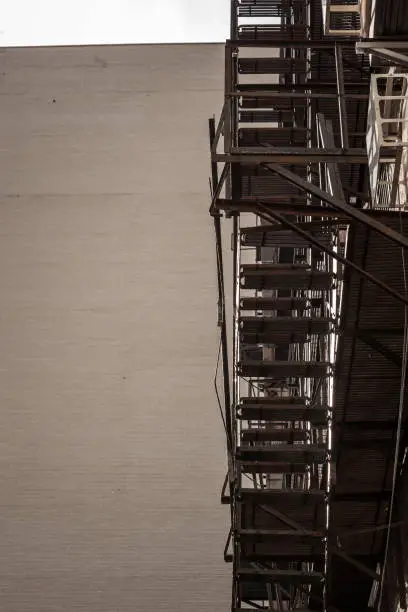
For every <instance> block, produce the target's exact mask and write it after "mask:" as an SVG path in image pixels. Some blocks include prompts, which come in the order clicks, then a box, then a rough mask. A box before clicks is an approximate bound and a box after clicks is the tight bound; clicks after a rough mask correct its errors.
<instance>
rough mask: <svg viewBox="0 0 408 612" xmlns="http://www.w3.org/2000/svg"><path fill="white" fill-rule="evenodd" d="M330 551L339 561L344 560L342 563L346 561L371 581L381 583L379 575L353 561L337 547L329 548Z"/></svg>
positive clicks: (355, 560) (362, 564)
mask: <svg viewBox="0 0 408 612" xmlns="http://www.w3.org/2000/svg"><path fill="white" fill-rule="evenodd" d="M330 551H331V552H332V553H333V554H334V555H337V556H338V557H340V558H341V559H344V561H347V562H348V563H350V565H353V566H354V567H355V568H356V569H358V570H360V572H362V573H363V574H366V575H367V576H370V578H372V579H373V580H376V581H377V582H381V574H377V572H375V571H374V570H372V569H370V568H369V567H367V566H366V565H364V563H360V561H357V559H354V558H353V557H351V556H350V555H348V554H347V553H346V552H344V551H343V550H340V548H337V546H333V547H331V549H330Z"/></svg>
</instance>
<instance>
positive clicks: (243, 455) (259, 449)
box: [236, 444, 326, 463]
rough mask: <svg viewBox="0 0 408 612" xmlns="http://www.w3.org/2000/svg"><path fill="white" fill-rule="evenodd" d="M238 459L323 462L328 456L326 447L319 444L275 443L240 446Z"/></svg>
mask: <svg viewBox="0 0 408 612" xmlns="http://www.w3.org/2000/svg"><path fill="white" fill-rule="evenodd" d="M236 456H237V459H240V460H242V461H245V460H247V461H270V462H273V461H274V460H276V461H282V459H286V461H288V462H293V460H294V461H296V460H297V458H298V457H301V458H302V462H306V463H322V462H324V460H325V457H326V447H325V446H324V445H317V444H274V445H272V446H239V447H238V448H237V452H236Z"/></svg>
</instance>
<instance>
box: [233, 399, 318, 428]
mask: <svg viewBox="0 0 408 612" xmlns="http://www.w3.org/2000/svg"><path fill="white" fill-rule="evenodd" d="M238 418H239V419H246V420H260V421H268V422H275V421H276V422H285V421H307V422H310V423H312V424H313V425H323V426H324V425H325V424H326V422H327V411H326V408H325V407H322V406H313V408H312V407H310V406H308V405H307V404H306V401H305V399H304V398H295V397H287V398H280V399H279V398H277V399H271V398H268V397H243V398H241V403H240V404H239V406H238Z"/></svg>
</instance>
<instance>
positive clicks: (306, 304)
mask: <svg viewBox="0 0 408 612" xmlns="http://www.w3.org/2000/svg"><path fill="white" fill-rule="evenodd" d="M321 303H322V300H321V299H319V298H316V299H312V300H307V299H306V298H296V297H293V298H292V297H290V298H269V297H245V298H241V301H240V308H241V310H277V311H280V312H285V311H289V312H290V311H292V310H295V311H303V310H307V309H309V308H310V306H312V307H319V306H320V305H321Z"/></svg>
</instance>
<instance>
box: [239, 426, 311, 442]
mask: <svg viewBox="0 0 408 612" xmlns="http://www.w3.org/2000/svg"><path fill="white" fill-rule="evenodd" d="M309 436H310V432H308V431H306V430H305V429H295V428H293V427H285V428H279V429H278V428H276V427H275V428H272V427H265V428H251V429H246V430H244V431H241V440H242V441H243V442H256V441H259V442H265V441H268V442H306V441H307V440H308V438H309Z"/></svg>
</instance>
